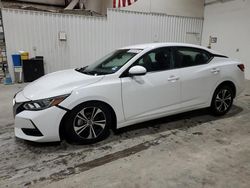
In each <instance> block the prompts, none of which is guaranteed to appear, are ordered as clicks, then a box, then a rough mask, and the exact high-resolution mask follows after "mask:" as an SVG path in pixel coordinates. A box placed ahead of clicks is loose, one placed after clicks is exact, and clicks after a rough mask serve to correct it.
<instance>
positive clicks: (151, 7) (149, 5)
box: [122, 0, 204, 18]
mask: <svg viewBox="0 0 250 188" xmlns="http://www.w3.org/2000/svg"><path fill="white" fill-rule="evenodd" d="M122 9H123V10H133V11H142V12H154V13H164V14H168V15H178V16H189V17H200V18H201V17H203V11H204V1H203V0H138V1H137V2H136V3H134V4H132V5H131V6H128V7H125V8H122Z"/></svg>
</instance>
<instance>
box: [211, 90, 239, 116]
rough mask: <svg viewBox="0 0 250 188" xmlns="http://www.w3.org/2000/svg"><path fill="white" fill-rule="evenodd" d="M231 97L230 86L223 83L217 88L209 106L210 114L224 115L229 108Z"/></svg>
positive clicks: (231, 101) (231, 102)
mask: <svg viewBox="0 0 250 188" xmlns="http://www.w3.org/2000/svg"><path fill="white" fill-rule="evenodd" d="M233 99H234V98H233V90H232V88H231V87H229V86H227V85H224V86H221V87H219V88H217V89H216V90H215V92H214V95H213V99H212V102H211V107H210V109H211V112H212V114H213V115H215V116H222V115H225V114H226V113H227V112H228V111H229V110H230V109H231V107H232V104H233Z"/></svg>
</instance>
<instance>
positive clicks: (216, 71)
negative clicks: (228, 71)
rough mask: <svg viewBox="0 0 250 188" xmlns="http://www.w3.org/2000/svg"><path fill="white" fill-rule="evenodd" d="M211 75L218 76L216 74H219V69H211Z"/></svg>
mask: <svg viewBox="0 0 250 188" xmlns="http://www.w3.org/2000/svg"><path fill="white" fill-rule="evenodd" d="M211 73H213V74H218V73H220V69H219V68H213V69H211Z"/></svg>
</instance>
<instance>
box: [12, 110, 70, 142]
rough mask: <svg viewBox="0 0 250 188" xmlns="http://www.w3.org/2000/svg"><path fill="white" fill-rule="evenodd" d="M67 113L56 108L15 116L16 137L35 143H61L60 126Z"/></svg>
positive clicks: (21, 113)
mask: <svg viewBox="0 0 250 188" xmlns="http://www.w3.org/2000/svg"><path fill="white" fill-rule="evenodd" d="M65 114H66V111H65V110H63V109H61V108H58V107H56V106H53V107H50V108H48V109H45V110H40V111H27V110H24V111H21V112H19V113H18V114H16V115H15V136H16V137H18V138H21V139H24V140H29V141H34V142H56V141H60V134H59V126H60V123H61V120H62V118H63V116H64V115H65Z"/></svg>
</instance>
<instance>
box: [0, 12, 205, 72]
mask: <svg viewBox="0 0 250 188" xmlns="http://www.w3.org/2000/svg"><path fill="white" fill-rule="evenodd" d="M2 14H3V23H4V28H5V39H6V47H7V55H8V62H9V67H10V73H11V75H12V76H13V71H12V70H13V67H12V59H11V54H13V53H15V52H17V51H19V50H25V51H28V52H30V57H34V56H38V55H39V56H44V60H45V71H46V73H49V72H53V71H57V70H62V69H67V68H73V67H82V66H85V65H88V64H90V63H93V62H94V61H95V60H97V59H99V58H100V57H101V56H103V55H105V54H106V53H108V52H110V51H112V50H114V49H115V48H119V47H123V46H126V45H132V44H138V43H148V42H167V41H170V42H171V41H172V42H187V41H189V42H193V43H200V38H201V31H202V24H203V20H202V19H198V18H189V17H177V16H167V15H164V14H149V13H139V12H128V11H120V10H113V9H110V10H109V11H108V15H107V17H86V16H81V15H70V14H55V13H48V12H40V11H39V12H37V11H26V10H14V9H3V10H2ZM59 32H65V33H66V35H67V40H66V41H60V40H59V37H58V35H59ZM190 36H194V37H191V38H192V40H190ZM193 39H195V40H193Z"/></svg>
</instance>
